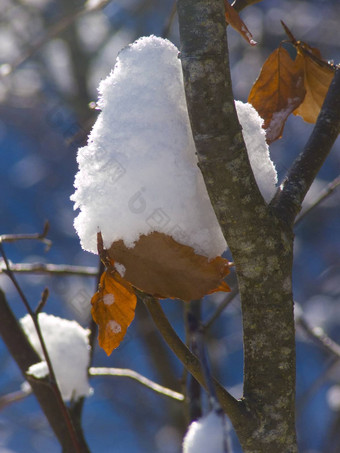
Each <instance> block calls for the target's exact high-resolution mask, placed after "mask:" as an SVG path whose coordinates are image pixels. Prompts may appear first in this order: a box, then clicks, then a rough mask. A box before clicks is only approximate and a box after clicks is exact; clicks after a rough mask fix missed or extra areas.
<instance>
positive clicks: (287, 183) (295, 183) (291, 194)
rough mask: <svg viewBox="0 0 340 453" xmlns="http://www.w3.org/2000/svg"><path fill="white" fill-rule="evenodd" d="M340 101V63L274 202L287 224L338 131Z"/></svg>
mask: <svg viewBox="0 0 340 453" xmlns="http://www.w3.org/2000/svg"><path fill="white" fill-rule="evenodd" d="M339 105H340V67H337V68H336V70H335V74H334V78H333V80H332V82H331V84H330V87H329V90H328V93H327V95H326V98H325V101H324V103H323V106H322V108H321V111H320V114H319V116H318V119H317V121H316V124H315V127H314V129H313V132H312V134H311V136H310V138H309V140H308V142H307V144H306V146H305V148H304V150H303V151H302V153H301V154H300V155H299V157H298V158H297V159H296V160H295V162H294V163H293V165H292V167H291V169H290V170H289V172H288V174H287V176H286V178H285V180H284V182H283V183H282V185H281V188H280V190H279V191H278V192H277V194H276V195H275V197H274V199H273V201H272V202H271V205H272V207H273V208H274V209H275V211H276V212H277V214H278V215H279V216H280V217H281V218H282V219H283V220H284V221H285V222H287V223H288V225H291V224H292V223H293V222H294V219H295V217H296V216H297V214H298V213H299V211H300V209H301V205H302V202H303V199H304V198H305V196H306V193H307V192H308V190H309V188H310V186H311V185H312V182H313V181H314V179H315V177H316V175H317V173H318V171H319V170H320V168H321V166H322V164H323V163H324V161H325V159H326V157H327V156H328V154H329V153H330V151H331V148H332V146H333V144H334V142H335V140H336V139H337V137H338V135H339V132H340V109H339Z"/></svg>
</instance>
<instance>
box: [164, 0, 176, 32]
mask: <svg viewBox="0 0 340 453" xmlns="http://www.w3.org/2000/svg"><path fill="white" fill-rule="evenodd" d="M176 11H177V6H176V0H175V1H174V2H173V4H172V8H171V11H170V14H169V17H168V20H167V21H166V24H165V26H164V28H163V31H162V34H161V36H162V38H167V37H168V36H169V33H170V30H171V27H172V25H173V22H174V19H175V16H176Z"/></svg>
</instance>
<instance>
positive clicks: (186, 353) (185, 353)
mask: <svg viewBox="0 0 340 453" xmlns="http://www.w3.org/2000/svg"><path fill="white" fill-rule="evenodd" d="M141 298H142V300H143V302H144V304H145V306H146V308H147V309H148V311H149V313H150V315H151V317H152V319H153V321H154V323H155V324H156V327H157V329H158V330H159V332H160V333H161V335H162V337H163V339H164V341H165V342H166V343H167V345H168V346H169V348H170V349H171V350H172V351H173V352H174V354H175V355H176V356H177V358H178V359H179V360H180V361H181V362H182V363H183V365H184V367H185V368H186V369H187V370H188V371H189V372H190V373H191V374H192V375H193V376H194V378H195V379H196V380H197V381H198V382H199V383H200V384H201V386H202V387H204V388H206V382H205V379H204V375H203V373H202V370H201V364H200V361H199V360H198V358H197V357H196V356H195V355H194V354H192V352H191V351H190V350H189V349H188V348H187V346H186V345H185V344H184V343H183V342H182V340H181V339H180V338H179V337H178V335H177V334H176V332H175V331H174V329H173V328H172V326H171V324H170V323H169V321H168V319H167V317H166V316H165V314H164V312H163V309H162V307H161V304H160V303H159V301H158V300H157V299H155V298H153V297H151V296H147V295H143V296H141ZM214 385H215V387H216V393H217V397H218V400H219V403H220V404H221V406H222V408H223V410H224V411H225V412H226V413H227V415H228V416H229V417H230V419H231V421H232V423H233V425H234V427H235V429H238V430H240V431H243V430H244V428H245V424H246V423H250V422H251V420H250V418H249V417H248V414H247V412H246V409H245V407H244V405H243V403H242V401H237V400H236V399H235V398H234V397H233V396H232V395H230V393H228V392H227V390H226V389H225V388H224V387H223V386H222V385H221V384H220V383H219V382H218V381H217V380H216V379H214Z"/></svg>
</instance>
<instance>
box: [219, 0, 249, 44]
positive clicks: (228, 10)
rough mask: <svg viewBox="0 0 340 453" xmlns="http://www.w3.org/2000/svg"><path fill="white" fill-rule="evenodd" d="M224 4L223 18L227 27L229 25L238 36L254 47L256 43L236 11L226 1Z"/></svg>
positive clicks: (226, 0)
mask: <svg viewBox="0 0 340 453" xmlns="http://www.w3.org/2000/svg"><path fill="white" fill-rule="evenodd" d="M224 4H225V18H226V21H227V22H228V24H229V25H231V26H232V27H233V28H234V29H235V30H236V31H238V32H239V33H240V35H241V36H242V37H243V38H244V39H245V40H246V41H247V42H248V43H249V44H250V45H251V46H255V45H256V41H254V39H253V36H252V34H251V33H250V31H249V30H248V28H247V26H246V24H245V23H244V22H243V20H242V19H241V18H240V16H239V14H238V12H237V11H236V9H234V8H233V7H232V6H231V5H230V3H229V2H228V0H225V1H224Z"/></svg>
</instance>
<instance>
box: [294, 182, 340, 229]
mask: <svg viewBox="0 0 340 453" xmlns="http://www.w3.org/2000/svg"><path fill="white" fill-rule="evenodd" d="M339 186H340V176H338V177H337V178H335V179H334V180H333V181H332V182H330V183H329V184H328V185H327V187H325V188H324V189H323V190H322V191H321V192H320V193H319V195H318V197H317V198H316V199H315V200H314V201H313V202H312V203H311V204H310V206H308V207H307V208H306V209H303V210H302V211H301V212H300V214H299V216H298V217H297V218H296V219H295V222H294V225H295V226H296V225H297V224H299V223H300V222H301V220H302V219H304V218H305V216H306V215H307V214H309V213H310V212H311V211H312V210H313V209H315V208H316V207H317V206H318V205H319V204H320V203H322V202H323V201H324V200H325V199H326V198H327V197H329V196H330V195H331V194H332V193H333V192H334V190H335V189H336V188H337V187H339Z"/></svg>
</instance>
